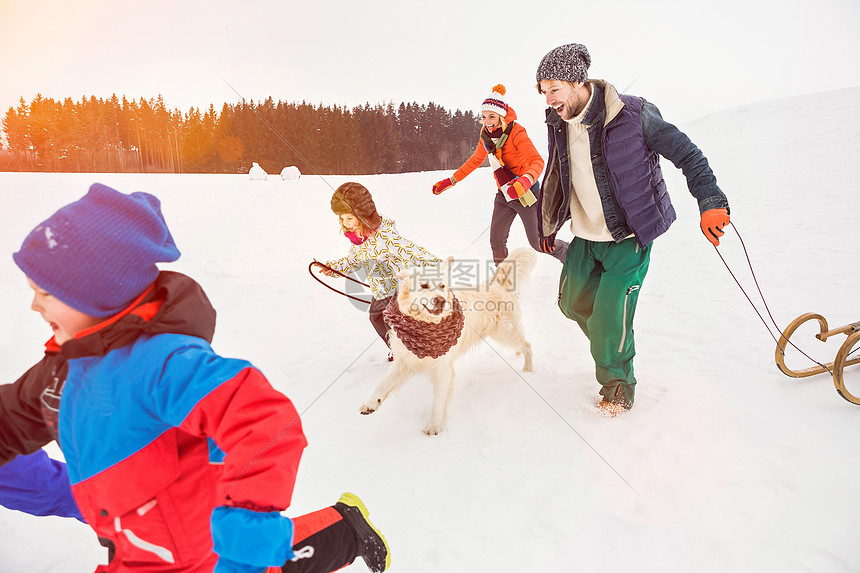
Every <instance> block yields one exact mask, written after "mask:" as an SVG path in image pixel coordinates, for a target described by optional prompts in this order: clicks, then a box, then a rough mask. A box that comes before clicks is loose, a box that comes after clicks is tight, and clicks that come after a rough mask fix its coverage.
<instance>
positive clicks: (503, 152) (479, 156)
mask: <svg viewBox="0 0 860 573" xmlns="http://www.w3.org/2000/svg"><path fill="white" fill-rule="evenodd" d="M505 91H506V90H505V86H503V85H501V84H499V85H497V86H496V87H494V88H493V92H492V93H491V94H490V96H489V97H488V98H487V99H485V100H484V103H483V104H481V121H482V123H483V124H484V126H483V127H482V128H481V137H480V141H479V142H478V146H477V147H476V148H475V152H474V153H473V154H472V156H471V157H470V158H469V159H467V160H466V162H465V163H463V165H461V166H460V168H459V169H458V170H457V171H455V172H454V174H453V175H452V176H451V177H447V178H445V179H443V180H441V181H439V182H438V183H436V184H435V185H433V194H434V195H439V194H440V193H442V192H443V191H445V190H446V189H448V188H450V187H453V186H454V185H455V184H456V183H457V182H458V181H462V180H463V179H464V178H465V177H466V176H467V175H469V173H471V172H472V171H474V170H475V169H477V168H478V167H480V166H481V165H482V164H483V163H484V159H486V158H487V157H489V160H490V167H491V168H492V170H493V176H494V178H495V180H496V187H498V192H497V193H496V198H495V202H494V203H493V219H492V221H491V223H490V248H491V249H492V251H493V260H494V261H495V263H496V265H498V264H499V263H500V262H502V261H503V260H505V258H506V257H507V256H508V235H509V234H510V232H511V224H513V222H514V219H515V218H516V216H517V215H519V216H520V220H522V222H523V227H525V231H526V237H527V238H528V240H529V244H530V245H531V246H532V248H533V249H535V250H536V251H540V250H541V249H540V245H539V242H538V214H537V212H536V209H537V207H536V206H535V203H536V201H537V198H536V195H538V194H539V193H540V184H539V183H538V175H539V174H540V172H541V171H543V166H544V161H543V158H542V157H541V156H540V154H539V153H538V151H537V149H535V146H534V144H533V143H532V142H531V140H530V139H529V136H528V134H527V133H526V129H525V128H524V127H523V126H521V125H520V124H518V123H515V121H514V120H515V119H516V118H517V114H516V112H514V110H513V108H512V107H510V106H509V105H507V103H505ZM551 254H552V256H554V257H555V258H557V259H558V260H560V261H561V262H564V257H565V255H566V254H567V243H566V242H564V241H560V240H556V241H555V250H554V251H553V252H552V253H551Z"/></svg>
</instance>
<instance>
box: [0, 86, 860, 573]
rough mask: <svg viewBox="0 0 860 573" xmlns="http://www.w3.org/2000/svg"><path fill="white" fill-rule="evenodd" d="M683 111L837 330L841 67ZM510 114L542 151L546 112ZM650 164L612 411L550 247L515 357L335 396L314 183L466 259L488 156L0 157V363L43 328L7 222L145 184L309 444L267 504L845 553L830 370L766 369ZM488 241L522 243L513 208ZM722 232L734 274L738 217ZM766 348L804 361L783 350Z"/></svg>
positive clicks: (59, 554)
mask: <svg viewBox="0 0 860 573" xmlns="http://www.w3.org/2000/svg"><path fill="white" fill-rule="evenodd" d="M656 103H657V104H658V105H659V103H660V102H656ZM667 119H669V120H670V121H671V120H672V118H667ZM680 127H681V128H682V129H683V130H684V131H686V132H687V133H688V134H689V135H690V136H691V138H692V139H693V141H695V142H696V143H697V144H698V145H699V146H700V147H701V148H702V150H703V151H704V152H705V154H706V155H707V156H708V158H709V159H710V161H711V163H712V166H713V167H714V170H715V172H716V174H717V178H718V181H719V183H720V186H721V187H722V189H723V190H724V191H725V192H726V194H727V195H728V197H729V200H730V202H731V208H732V217H733V221H734V222H735V223H736V225H737V229H738V230H739V231H740V233H741V236H742V237H743V239H744V241H745V243H746V245H747V248H748V250H749V254H750V257H751V259H752V263H753V265H754V268H755V271H756V276H757V278H758V280H759V283H760V285H761V287H762V290H763V292H764V294H765V297H766V298H767V301H768V303H769V305H770V309H771V310H772V312H773V315H774V318H775V319H776V321H777V322H778V323H779V325H780V326H781V327H784V326H785V325H787V324H788V322H790V321H791V320H792V319H794V318H795V317H796V316H798V315H800V314H801V313H804V312H810V311H812V312H818V313H821V314H823V315H824V316H825V317H826V318H827V320H828V321H829V322H830V325H831V326H833V327H835V326H841V325H844V324H848V323H849V322H854V321H858V320H860V303H858V301H860V296H858V284H860V259H858V243H860V241H858V230H857V229H858V225H857V221H858V215H860V206H858V202H857V198H856V194H857V177H858V172H860V88H856V89H849V90H840V91H836V92H827V93H822V94H818V95H815V96H809V97H803V98H791V99H784V100H774V101H768V102H762V103H758V104H754V105H748V106H744V107H742V108H737V109H731V110H727V111H724V112H721V113H717V114H714V115H711V116H708V117H705V118H702V119H701V120H699V121H696V122H694V123H691V124H687V125H682V126H680ZM531 135H532V138H533V139H534V140H535V142H536V143H537V144H538V147H539V148H541V147H542V142H543V141H544V134H543V133H532V134H531ZM299 167H300V168H301V169H302V171H304V172H311V170H310V169H307V168H305V167H303V166H299ZM664 171H665V172H666V175H667V180H668V183H669V189H670V191H671V193H672V197H673V200H674V203H675V206H676V209H677V211H678V215H679V216H678V219H679V220H678V221H677V222H676V224H675V225H674V226H673V228H672V229H671V230H670V231H669V233H667V234H666V235H664V236H663V237H661V238H659V239H658V240H657V242H656V243H655V248H654V251H653V256H652V264H651V270H650V273H649V275H648V277H647V280H646V281H645V284H644V287H643V290H642V294H641V296H640V303H639V309H638V313H637V317H636V343H637V349H638V355H637V357H636V373H637V378H638V380H639V386H638V393H637V401H636V406H635V407H634V409H633V410H632V411H631V412H630V413H628V414H626V415H624V416H621V417H618V418H615V419H607V418H604V417H601V416H600V415H599V414H597V413H596V411H595V409H594V404H595V403H596V401H597V390H598V386H597V383H596V382H595V381H594V376H593V364H592V361H591V358H590V356H589V353H588V346H587V342H586V340H585V337H584V336H583V335H582V333H581V332H580V331H579V329H578V328H577V327H576V325H575V324H574V323H572V322H570V321H568V320H567V319H565V318H564V317H563V316H562V315H561V313H560V312H559V311H558V309H557V307H556V304H555V299H556V292H557V281H558V274H559V270H560V265H559V263H558V262H557V261H555V260H554V259H552V258H550V257H547V256H541V257H540V260H539V262H538V266H537V268H536V270H535V272H534V275H533V278H532V280H531V283H530V285H529V286H528V287H527V288H526V290H525V292H524V294H523V308H524V319H525V323H526V328H527V333H528V336H529V337H530V339H531V342H532V345H533V347H534V349H535V367H536V371H535V372H534V373H533V374H523V373H522V372H520V371H519V366H520V361H519V360H518V359H516V357H515V356H513V355H512V354H508V353H507V351H505V350H500V354H497V353H496V351H495V350H494V349H492V348H488V347H479V348H478V349H477V350H475V351H474V352H473V353H472V354H471V355H470V356H469V357H467V358H466V359H464V360H463V361H462V362H461V363H459V365H458V381H459V382H458V386H457V390H456V393H455V398H454V403H453V406H452V410H451V412H450V416H449V424H448V428H447V430H446V431H445V432H443V433H442V434H440V435H439V436H437V437H432V438H431V437H427V436H425V435H424V434H423V433H422V432H421V429H422V427H423V425H424V423H425V421H426V417H427V416H428V414H429V408H430V392H431V390H430V384H429V382H428V381H427V380H426V379H423V378H422V379H416V380H414V381H413V382H412V383H411V384H408V385H407V386H405V387H404V388H403V390H402V391H401V392H400V393H399V394H398V395H395V396H394V397H392V398H391V399H390V400H389V401H388V402H386V403H385V404H384V405H383V407H382V408H381V409H380V410H379V411H378V412H377V413H375V414H374V415H372V416H361V415H359V413H358V410H359V406H360V404H361V403H362V402H363V401H364V400H365V399H366V398H367V396H368V395H369V394H370V392H371V390H372V389H373V387H374V386H375V384H376V383H377V382H378V381H379V379H380V378H381V377H382V376H383V375H384V373H385V371H386V369H387V368H388V364H387V362H386V359H385V358H386V354H387V353H386V349H385V347H384V345H383V344H382V342H381V341H380V340H378V338H377V337H376V335H375V333H374V331H373V329H372V328H371V326H370V324H369V322H368V320H367V317H366V314H363V313H364V310H363V309H362V310H358V309H356V308H355V307H354V306H353V304H352V303H351V302H350V301H348V300H347V299H345V298H342V297H338V296H337V295H335V294H333V293H332V292H330V291H328V290H326V289H324V288H322V287H321V286H320V285H319V284H317V283H316V282H315V281H313V280H312V279H311V278H310V277H309V276H308V273H307V265H308V263H310V261H311V260H313V259H314V258H317V259H321V260H322V259H327V258H334V257H338V256H342V255H343V254H345V253H346V251H347V247H348V242H347V240H346V239H344V238H343V237H342V236H340V235H339V234H338V226H337V220H336V217H335V216H334V215H333V214H332V213H331V211H330V210H329V206H328V205H329V198H330V195H331V191H332V188H333V187H336V186H337V185H339V184H340V183H342V182H344V181H346V180H348V179H355V180H359V181H361V182H362V183H364V184H365V185H366V186H367V187H368V188H369V189H370V190H371V192H372V194H373V196H374V198H375V199H376V204H377V206H378V207H379V209H380V211H381V212H382V213H384V214H386V215H389V216H392V217H393V218H395V220H396V221H397V225H398V229H399V230H400V231H401V233H402V234H403V235H405V236H406V237H408V238H410V239H412V240H413V241H415V242H417V243H419V244H422V245H424V246H425V247H427V248H428V249H429V250H431V251H432V252H434V253H436V254H438V255H440V256H443V257H444V256H448V255H454V256H455V257H457V258H461V259H468V260H472V261H478V260H480V261H484V260H486V259H487V258H488V257H489V245H488V236H487V227H488V225H489V218H490V211H491V203H492V193H493V188H492V184H491V182H490V178H491V177H490V174H489V172H488V171H487V170H486V169H482V170H479V171H477V172H475V173H474V174H473V175H471V176H470V177H469V178H468V179H466V180H465V181H464V182H462V183H460V184H458V185H457V186H456V187H455V188H454V189H452V190H450V191H448V192H446V193H444V194H443V195H441V196H439V197H436V196H433V195H432V194H431V192H430V187H431V185H432V184H433V183H434V182H435V181H437V180H438V179H440V178H442V177H443V176H446V175H449V174H450V173H448V172H432V173H412V174H403V175H380V176H364V177H353V178H347V177H336V176H331V177H325V179H321V178H320V177H316V176H312V175H308V176H305V177H302V178H301V179H300V180H299V181H282V180H280V179H279V178H269V180H268V181H251V180H249V178H248V176H247V175H236V176H228V175H218V176H216V175H138V174H131V175H116V174H100V175H92V174H83V175H80V174H76V175H68V174H20V173H2V174H0V190H2V198H3V205H4V216H3V225H2V227H0V252H4V253H7V255H6V256H3V257H0V309H2V313H3V315H4V316H5V317H6V321H7V322H6V327H5V328H4V329H2V331H0V357H2V360H0V380H2V381H4V382H11V381H13V380H14V379H15V378H17V377H18V376H19V375H20V374H21V373H22V372H23V371H24V370H25V369H26V368H27V367H29V366H30V365H31V364H32V363H34V362H35V361H37V360H38V358H39V356H40V349H41V345H42V343H43V342H44V340H45V339H46V338H47V337H48V336H49V334H50V333H49V332H48V331H47V329H46V327H45V325H44V323H42V321H41V320H39V318H38V317H37V316H36V315H35V314H34V313H33V312H32V311H30V310H29V304H30V295H29V290H28V288H27V285H26V282H25V280H24V278H23V276H22V275H21V274H20V272H19V271H18V269H17V268H16V267H15V266H14V264H13V262H12V258H11V256H9V255H10V254H11V253H12V252H13V251H14V250H17V248H18V247H19V245H20V242H21V241H22V240H23V238H24V237H25V236H26V234H27V232H28V231H29V230H30V229H31V228H32V227H33V226H34V225H35V224H36V223H38V222H39V221H41V220H42V219H44V218H46V217H47V216H48V215H49V214H50V213H51V212H53V211H54V210H55V209H56V208H58V207H60V206H61V205H63V204H65V203H67V202H69V201H72V200H75V199H77V198H78V197H80V196H82V195H83V194H84V193H85V192H86V189H87V187H88V185H89V184H90V183H92V182H94V181H99V182H102V183H105V184H108V185H111V186H114V187H116V188H117V189H119V190H121V191H124V192H131V191H148V192H151V193H155V194H157V195H158V196H159V197H160V198H161V199H162V201H163V204H164V212H165V215H166V217H167V220H168V222H169V224H170V226H171V228H172V229H173V233H174V236H175V238H176V241H177V243H178V245H179V247H180V249H181V250H182V253H183V255H182V258H181V259H180V260H179V261H178V262H176V263H173V264H171V265H166V266H165V268H170V269H174V270H178V271H182V272H186V273H187V274H189V275H191V276H192V277H195V278H196V279H197V280H198V281H199V282H200V283H201V284H202V285H203V286H204V288H205V289H206V291H207V292H208V294H209V296H210V298H211V299H212V301H213V303H214V304H215V307H216V308H217V309H218V312H219V314H218V332H217V334H216V337H215V342H214V346H215V349H216V350H218V351H219V352H220V353H222V354H224V355H228V356H238V357H243V358H248V359H250V360H251V361H252V362H254V363H255V364H256V365H257V366H259V367H260V368H261V369H262V370H263V371H264V372H265V373H266V374H267V376H268V377H269V378H270V380H271V381H272V383H273V384H274V385H275V386H276V387H277V388H279V389H281V390H282V391H284V392H285V393H286V394H288V395H289V396H290V397H291V398H292V399H293V400H294V402H295V403H296V405H297V407H298V409H299V411H300V412H302V414H303V415H302V417H303V422H304V427H305V431H306V433H307V435H308V437H309V441H310V447H309V448H308V449H307V451H306V454H305V457H304V459H303V462H302V466H301V469H300V472H299V480H298V484H297V487H296V491H295V496H294V504H293V507H292V508H291V509H290V513H292V514H299V513H304V512H307V511H310V510H314V509H316V508H319V507H321V506H324V505H327V504H330V503H333V502H334V501H335V500H336V499H337V497H338V495H340V493H341V492H342V491H345V490H350V491H355V492H356V493H358V494H359V495H361V496H362V497H363V498H364V500H365V501H366V502H367V504H368V506H369V507H370V509H371V513H372V517H373V519H374V520H375V522H376V523H377V524H378V525H379V526H380V527H381V528H382V529H383V530H384V532H385V533H386V535H387V537H388V540H389V542H390V544H391V548H392V553H393V566H392V571H395V572H397V571H400V572H409V573H421V572H428V573H429V572H433V573H437V572H441V571H445V572H458V573H459V572H464V573H475V572H484V571H488V572H496V573H507V572H514V571H540V572H545V571H546V572H549V571H589V572H614V571H636V572H637V573H639V572H652V571H653V572H661V573H662V572H667V571H695V572H725V571H735V572H746V571H749V572H757V573H758V572H762V571H779V572H809V573H821V572H842V571H860V551H858V540H857V518H858V515H860V490H858V488H857V486H856V480H857V477H858V476H860V442H858V441H857V436H858V428H860V406H855V405H852V404H850V403H848V402H847V401H845V400H843V399H842V398H840V397H839V396H838V395H837V394H836V392H835V391H834V387H833V383H832V381H831V379H830V378H829V376H828V375H818V376H815V377H812V378H807V379H804V380H794V379H790V378H788V377H786V376H784V375H783V374H781V373H780V372H779V371H778V370H777V369H776V368H775V366H774V358H773V355H774V346H775V344H774V342H773V340H772V339H771V338H770V336H769V335H768V333H767V332H766V330H765V328H764V326H763V325H762V323H761V321H760V320H759V318H758V317H757V316H756V315H755V313H754V311H753V309H752V308H751V307H750V305H749V303H748V302H747V300H746V299H745V298H744V297H743V295H742V294H741V292H740V290H739V289H738V287H737V285H736V284H735V283H734V281H733V280H732V278H731V276H730V275H729V273H728V271H727V270H726V268H725V267H724V266H723V263H722V262H721V261H720V258H719V257H718V256H717V253H716V252H715V251H714V249H713V247H712V246H711V245H710V243H708V242H707V241H706V240H705V239H704V237H703V236H702V235H701V232H700V231H699V229H698V212H697V209H696V205H695V202H694V201H693V200H692V198H690V197H689V195H688V194H687V192H686V186H685V183H684V181H683V178H682V176H681V174H680V172H678V171H677V170H675V169H674V168H673V167H672V166H671V165H670V164H668V163H667V162H665V161H664ZM509 244H510V246H512V247H515V246H519V245H524V244H526V241H525V238H524V235H523V232H522V228H521V227H520V226H519V223H517V222H515V224H514V228H513V231H512V233H511V238H510V243H509ZM720 252H721V253H723V256H724V257H725V258H726V260H727V261H728V263H729V265H730V266H731V268H732V270H733V271H734V272H735V273H736V274H737V275H738V277H739V278H740V280H741V281H742V283H743V284H744V287H745V288H746V289H747V290H748V292H750V294H751V295H754V294H755V287H754V285H753V284H752V281H751V280H750V273H749V269H748V268H747V266H746V260H745V259H744V257H743V252H742V250H741V249H740V245H739V242H738V238H737V235H736V234H735V233H734V232H732V231H729V233H728V234H727V236H726V238H725V239H724V240H723V245H722V246H721V247H720ZM753 300H756V299H755V298H754V299H753ZM759 307H760V308H762V307H761V303H760V302H759ZM762 312H764V311H763V308H762ZM765 316H766V315H765ZM813 332H814V328H813V326H812V325H808V328H805V329H801V330H800V331H798V333H796V334H795V336H794V337H793V340H794V341H796V342H797V343H798V344H799V345H801V346H802V347H803V348H804V349H805V350H806V351H807V352H809V353H811V354H812V355H813V356H814V357H815V358H816V359H818V360H821V361H831V360H833V358H834V356H835V354H836V351H837V349H838V347H839V345H841V344H842V342H843V341H844V337H843V336H841V335H840V336H838V337H834V338H833V339H831V341H829V342H828V343H827V344H823V343H820V342H818V341H817V340H815V339H814V338H813V337H812V334H813ZM789 364H791V365H793V366H795V367H806V366H807V365H808V364H807V362H806V361H805V359H803V358H802V357H800V356H797V355H796V353H794V354H792V353H790V357H789ZM846 381H847V383H848V385H849V389H853V391H854V393H855V394H860V368H858V367H856V366H854V367H849V368H848V369H846ZM49 449H50V451H51V453H52V454H53V455H55V456H59V455H60V454H59V451H58V450H57V449H56V448H55V447H53V446H51V447H50V448H49ZM0 528H2V531H3V535H2V536H0V571H4V572H7V571H9V572H17V571H50V572H67V571H68V572H80V571H91V570H93V569H94V567H95V564H96V563H98V562H100V561H103V560H104V558H105V555H106V554H105V551H104V550H103V549H102V548H101V547H99V545H98V544H97V542H96V539H95V536H94V535H93V534H92V533H91V532H90V531H89V529H88V528H87V527H85V526H84V525H82V524H79V523H77V522H75V521H73V520H67V519H66V520H64V519H60V518H35V517H31V516H27V515H24V514H21V513H18V512H13V511H9V510H5V509H0ZM348 570H349V571H362V570H365V569H364V567H363V565H362V564H360V563H359V564H356V565H353V566H351V567H350V568H349V569H348Z"/></svg>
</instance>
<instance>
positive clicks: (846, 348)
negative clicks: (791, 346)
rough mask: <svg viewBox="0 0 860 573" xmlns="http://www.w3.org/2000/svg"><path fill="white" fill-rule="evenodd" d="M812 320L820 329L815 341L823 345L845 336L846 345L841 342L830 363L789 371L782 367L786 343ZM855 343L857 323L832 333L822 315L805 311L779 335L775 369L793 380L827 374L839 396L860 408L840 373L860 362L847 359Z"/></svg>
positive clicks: (858, 339)
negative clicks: (839, 336) (795, 332)
mask: <svg viewBox="0 0 860 573" xmlns="http://www.w3.org/2000/svg"><path fill="white" fill-rule="evenodd" d="M813 319H815V320H817V321H818V324H819V328H820V332H819V333H818V334H816V335H815V338H817V339H818V340H820V341H821V342H826V341H827V339H828V338H830V337H831V336H835V335H837V334H844V335H846V336H847V337H848V338H847V339H846V340H845V342H843V343H842V346H841V347H840V348H839V351H838V352H837V353H836V358H835V359H834V360H833V362H831V363H829V364H818V365H817V366H813V367H811V368H805V369H802V370H792V369H791V368H789V367H788V366H786V365H785V348H786V346H787V345H788V343H789V342H788V339H789V338H790V337H791V335H792V334H793V333H794V331H795V330H797V329H798V327H800V325H801V324H803V323H804V322H807V321H810V320H813ZM858 343H860V322H854V323H851V324H847V325H845V326H841V327H839V328H834V329H833V330H828V326H827V321H826V320H825V319H824V317H823V316H821V315H820V314H815V313H813V312H807V313H806V314H802V315H800V316H798V317H797V318H795V319H794V320H793V321H792V322H791V324H789V325H788V326H787V327H786V328H785V330H784V331H783V333H782V336H780V338H779V342H778V343H777V345H776V353H775V359H776V366H777V368H779V369H780V371H781V372H782V373H783V374H785V375H786V376H791V377H792V378H806V377H807V376H813V375H815V374H821V373H823V372H830V373H831V375H832V376H833V384H835V385H836V391H837V392H838V393H839V395H840V396H842V397H843V398H845V399H846V400H848V401H849V402H851V403H852V404H858V405H860V397H857V396H854V395H853V394H851V393H850V392H849V391H848V390H847V389H846V388H845V378H844V376H843V370H844V369H845V367H846V366H850V365H852V364H858V363H860V356H858V357H856V358H849V356H850V355H851V353H852V349H853V348H854V346H856V345H857V344H858Z"/></svg>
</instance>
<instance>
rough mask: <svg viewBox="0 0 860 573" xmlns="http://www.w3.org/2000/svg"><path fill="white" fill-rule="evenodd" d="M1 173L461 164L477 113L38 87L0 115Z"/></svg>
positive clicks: (473, 140)
mask: <svg viewBox="0 0 860 573" xmlns="http://www.w3.org/2000/svg"><path fill="white" fill-rule="evenodd" d="M2 129H3V134H2V135H3V137H2V138H0V171H49V172H92V173H112V172H144V173H150V172H151V173H247V172H248V170H249V169H250V167H251V165H252V163H254V162H256V163H258V164H259V165H260V166H261V167H263V169H265V170H266V171H267V172H268V173H280V171H281V169H283V168H284V167H287V166H291V165H295V166H296V167H298V168H299V170H300V171H301V172H302V173H304V174H307V173H320V174H327V175H335V174H340V175H366V174H378V173H405V172H414V171H429V170H437V169H456V168H457V167H459V166H460V164H461V163H462V162H463V161H464V160H465V159H466V158H467V157H469V155H470V154H471V153H472V151H473V149H474V146H475V145H476V144H477V142H478V134H479V130H480V121H479V117H478V116H476V115H475V114H473V113H472V112H461V111H460V110H457V111H456V112H454V113H451V112H449V111H447V110H445V109H444V108H442V107H440V106H437V105H435V104H433V103H432V102H431V103H429V104H427V105H419V104H417V103H401V104H400V105H399V106H397V107H395V105H394V104H393V103H389V104H387V105H382V104H377V105H373V106H371V105H370V104H369V103H368V104H365V105H363V106H357V107H354V108H352V109H347V108H345V107H339V106H323V105H322V104H320V105H317V106H314V105H311V104H308V103H306V102H302V103H286V102H281V101H278V102H277V103H276V102H274V101H272V98H271V97H270V98H268V99H266V100H265V101H264V102H262V103H254V102H253V101H251V102H245V101H243V102H242V103H239V104H233V105H230V104H224V105H223V107H222V108H221V110H220V112H219V111H216V109H215V108H214V106H212V105H210V106H209V109H208V110H205V111H201V110H200V109H196V108H191V109H190V110H189V111H188V112H187V113H182V112H181V111H180V110H178V109H173V110H171V109H169V108H168V107H167V105H165V103H164V101H163V99H162V97H161V96H159V97H157V98H154V99H149V100H145V99H143V98H141V99H139V100H137V101H135V100H128V99H126V98H125V97H122V98H121V99H120V98H118V97H117V96H116V95H114V96H113V97H111V98H110V99H106V100H105V99H101V98H98V99H97V98H95V97H89V98H87V97H84V98H82V99H81V100H80V101H73V100H72V99H71V98H66V99H65V100H63V101H62V102H59V101H55V100H53V99H50V98H44V97H42V96H41V95H37V96H36V97H35V98H34V99H33V100H32V101H31V102H29V103H27V102H26V101H25V100H24V99H23V98H21V100H20V102H19V105H18V107H17V108H12V107H10V108H9V109H8V111H7V112H6V114H5V115H4V116H3V120H2Z"/></svg>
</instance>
